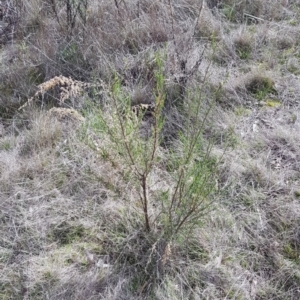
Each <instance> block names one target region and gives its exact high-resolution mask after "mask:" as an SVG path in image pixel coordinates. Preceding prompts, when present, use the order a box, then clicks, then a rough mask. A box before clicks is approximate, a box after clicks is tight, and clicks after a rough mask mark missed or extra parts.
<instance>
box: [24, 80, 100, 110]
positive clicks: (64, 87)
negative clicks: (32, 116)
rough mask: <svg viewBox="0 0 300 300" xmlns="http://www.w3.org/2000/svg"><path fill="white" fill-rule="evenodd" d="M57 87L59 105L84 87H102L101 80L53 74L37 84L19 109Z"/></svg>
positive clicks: (76, 94) (79, 92)
mask: <svg viewBox="0 0 300 300" xmlns="http://www.w3.org/2000/svg"><path fill="white" fill-rule="evenodd" d="M57 86H58V87H59V101H58V102H59V103H58V104H59V106H61V105H62V104H63V103H64V102H65V100H67V99H70V98H74V97H76V96H78V95H80V94H81V93H82V92H83V91H84V90H85V89H88V88H96V87H103V86H104V84H103V82H101V83H89V82H82V81H79V80H73V79H72V78H67V77H64V76H62V75H60V76H55V77H54V78H52V79H50V80H48V81H46V82H43V83H41V84H40V85H38V88H39V90H38V91H37V92H36V93H35V94H34V95H33V96H32V97H31V98H29V99H28V101H27V102H26V103H25V104H23V105H22V106H21V107H20V108H19V110H22V109H24V108H25V107H27V106H29V105H31V104H32V103H33V101H34V99H35V98H37V97H39V96H42V99H43V98H44V95H45V93H46V92H48V91H50V90H53V89H54V88H55V87H57Z"/></svg>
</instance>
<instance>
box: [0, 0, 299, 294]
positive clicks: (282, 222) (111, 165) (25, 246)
mask: <svg viewBox="0 0 300 300" xmlns="http://www.w3.org/2000/svg"><path fill="white" fill-rule="evenodd" d="M48 2H49V1H42V0H36V1H33V0H27V1H23V5H19V4H18V5H16V6H15V7H14V10H16V11H17V12H18V13H19V14H20V18H19V21H18V22H19V27H18V30H17V32H16V35H15V37H14V39H13V40H10V41H9V42H7V43H6V44H5V45H3V46H2V48H1V50H0V62H1V69H0V77H1V78H0V89H1V95H0V121H1V122H0V270H1V274H2V275H1V277H0V298H1V299H299V298H300V290H299V286H300V201H299V197H300V185H299V184H300V183H299V175H300V165H299V162H300V135H299V129H300V121H299V117H300V116H299V96H300V85H299V74H300V64H299V51H300V46H299V40H300V39H299V35H300V23H299V20H300V16H299V15H300V6H299V3H297V1H289V2H290V3H288V4H285V3H283V2H284V1H262V0H260V1H259V0H256V1H252V2H251V1H250V2H251V4H249V1H233V0H227V1H219V2H220V4H222V7H221V6H220V7H219V8H218V9H217V8H216V7H215V8H214V9H212V10H210V9H209V8H208V7H207V6H205V7H203V8H202V10H199V8H200V7H199V1H193V0H191V1H180V0H178V1H174V3H173V1H171V2H172V3H173V6H172V9H170V6H169V4H168V3H165V4H164V3H161V1H147V0H143V1H123V2H120V4H119V7H118V8H116V6H115V4H114V3H113V1H89V8H88V11H87V16H86V17H87V18H86V19H85V18H79V17H78V18H77V19H76V24H75V26H74V28H72V33H70V30H71V29H70V28H69V29H68V25H67V24H66V20H67V18H66V16H65V8H64V7H60V6H59V5H57V11H56V12H57V14H56V15H55V14H54V13H53V10H52V8H51V7H50V6H49V4H48ZM111 2H112V3H111ZM137 2H139V6H138V5H137ZM212 2H214V1H211V2H210V3H212ZM221 2H222V3H221ZM16 3H18V1H16ZM57 4H59V2H58V1H57ZM124 4H126V6H124ZM199 11H200V12H201V13H200V15H199ZM241 11H244V12H245V13H246V14H244V15H243V14H241ZM195 24H196V25H195ZM68 30H69V31H68ZM174 40H175V42H174ZM204 48H205V49H206V50H205V51H204V52H203V49H204ZM158 50H160V51H161V52H162V53H164V54H166V55H165V57H164V60H165V62H164V63H165V71H164V72H165V78H166V89H167V104H166V105H169V110H168V112H169V114H167V115H166V120H167V125H166V127H165V129H164V130H165V134H166V135H173V134H174V132H175V131H176V128H178V126H180V122H181V121H180V120H181V119H180V113H179V112H178V111H177V109H176V105H175V104H176V103H175V104H174V103H173V102H172V101H174V99H176V93H177V94H178V89H179V87H180V85H179V84H178V82H176V80H175V79H174V78H175V77H176V74H179V73H181V72H182V71H183V69H182V68H181V67H180V63H179V62H178V59H182V60H185V59H186V60H187V70H192V68H193V66H194V65H195V63H197V62H200V58H201V64H200V65H199V68H198V69H197V72H192V75H191V76H190V77H189V78H188V82H187V83H186V86H187V88H188V90H196V89H197V88H199V87H200V89H201V90H202V91H203V93H205V96H206V97H207V99H213V96H214V92H215V91H216V89H217V86H218V85H219V83H220V82H223V88H222V92H221V93H220V94H219V95H218V97H217V105H216V107H215V108H214V111H213V112H212V115H211V120H210V123H209V128H207V130H206V131H207V134H206V136H210V137H213V138H214V141H215V143H214V147H213V153H214V154H215V155H216V156H220V155H221V154H220V153H223V151H224V148H225V147H227V150H226V151H225V154H224V156H223V158H222V163H221V164H220V166H219V170H218V176H216V181H217V183H218V191H217V192H216V193H215V195H214V197H215V198H216V199H217V201H216V202H215V203H216V205H215V207H214V210H213V211H212V212H210V213H209V214H207V216H205V218H203V222H202V224H201V226H199V227H198V228H196V230H195V232H194V234H193V235H191V236H189V237H188V238H187V237H182V239H178V240H177V241H176V243H174V244H173V245H172V247H171V249H170V253H169V254H168V255H169V259H168V264H167V266H166V269H165V270H164V276H163V278H160V280H158V281H156V282H155V284H152V281H151V280H150V279H151V275H150V277H149V274H147V272H146V271H144V269H147V267H148V264H147V262H148V259H149V257H152V253H151V249H155V247H154V241H155V238H154V237H153V236H151V234H150V235H147V234H145V232H144V230H143V221H142V218H141V208H140V207H138V206H137V205H136V199H137V197H138V196H137V192H136V190H135V188H134V187H132V186H130V184H129V183H130V181H126V178H124V176H122V171H123V168H122V166H121V165H120V164H118V161H117V162H116V161H111V160H109V159H108V158H109V155H108V156H103V155H100V153H99V152H98V151H97V150H96V149H95V147H91V146H90V145H88V143H87V139H86V137H85V136H84V135H85V133H84V132H86V131H84V130H88V132H91V131H92V130H93V126H92V124H93V122H92V121H91V120H93V118H96V117H97V116H96V115H95V112H94V111H93V110H92V109H90V107H88V106H87V104H86V103H87V102H88V100H87V99H89V101H90V100H91V99H90V98H91V93H86V94H81V95H79V96H77V97H74V99H73V101H70V103H68V102H66V105H67V106H72V107H73V108H75V109H76V110H78V111H79V112H80V113H82V114H85V116H86V119H85V120H84V121H82V120H81V121H79V118H76V117H74V115H72V117H70V118H69V119H68V121H66V119H64V118H57V117H55V118H49V115H47V109H48V108H47V109H42V110H41V109H40V106H39V105H37V106H36V107H32V108H27V109H24V110H23V111H17V110H16V108H18V107H19V106H21V105H22V104H23V103H24V102H25V101H26V99H28V98H30V97H31V96H32V95H33V94H34V92H35V91H36V89H35V88H36V86H37V85H38V84H40V83H42V82H44V81H47V80H49V79H50V78H52V77H53V76H56V75H61V74H62V75H64V76H71V77H72V78H73V79H77V80H82V81H86V82H93V81H95V80H97V78H101V79H102V80H104V81H105V82H106V83H107V84H108V85H109V84H110V83H111V82H112V80H113V79H112V78H113V76H114V73H117V74H118V76H119V77H120V78H121V79H122V86H123V87H122V88H123V89H124V92H126V93H127V94H129V95H130V97H131V98H132V101H133V103H149V102H152V101H153V87H154V85H155V84H154V82H153V81H154V79H153V72H154V71H153V68H155V67H154V66H153V59H154V53H155V52H157V51H158ZM202 52H203V53H204V54H201V53H202ZM207 70H208V71H207ZM204 76H206V77H204ZM203 78H205V79H204V80H203ZM203 81H204V82H203ZM174 94H175V95H174ZM51 97H52V98H51ZM56 97H57V91H56V94H55V91H54V92H53V93H50V95H49V96H47V97H46V100H45V101H48V100H49V101H48V102H49V103H50V102H51V99H52V100H53V99H55V98H56ZM97 97H98V96H94V97H93V99H92V100H93V101H94V102H96V103H97V101H99V102H101V103H102V102H103V101H104V102H109V101H110V98H109V95H104V98H101V97H99V99H98V98H97ZM185 97H187V98H188V96H187V94H186V95H185ZM48 102H47V103H48ZM49 106H50V104H49ZM170 107H171V108H172V109H171V108H170ZM177 108H178V107H177ZM177 125H178V126H177ZM106 142H107V140H106V139H105V138H104V137H103V138H102V139H101V140H100V141H99V143H101V144H105V143H106ZM178 147H179V146H178ZM160 151H161V152H162V153H163V152H164V149H163V148H162V149H160ZM152 176H153V182H155V184H153V186H152V187H151V188H152V190H151V191H152V192H153V193H155V191H156V190H162V189H166V187H168V186H170V185H171V181H172V179H171V175H170V174H169V173H168V171H167V168H166V167H165V166H164V165H163V164H161V165H160V167H159V168H157V169H156V170H155V172H154V173H153V175H152ZM157 179H158V180H157ZM157 181H159V183H157ZM151 209H152V210H153V211H152V212H153V213H155V209H156V208H151ZM151 247H152V248H151ZM150 263H151V262H150ZM152 271H153V272H156V270H155V269H152ZM149 278H150V279H149ZM149 283H151V284H149Z"/></svg>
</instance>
